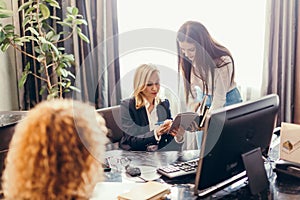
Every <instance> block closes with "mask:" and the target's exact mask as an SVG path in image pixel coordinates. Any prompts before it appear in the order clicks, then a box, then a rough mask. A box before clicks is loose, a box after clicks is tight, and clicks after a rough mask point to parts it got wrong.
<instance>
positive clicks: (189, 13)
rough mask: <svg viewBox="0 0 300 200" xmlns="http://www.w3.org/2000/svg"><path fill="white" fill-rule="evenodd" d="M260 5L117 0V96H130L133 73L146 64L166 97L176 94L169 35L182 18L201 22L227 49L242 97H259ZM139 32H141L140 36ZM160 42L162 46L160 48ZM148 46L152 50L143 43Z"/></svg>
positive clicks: (255, 0) (258, 1)
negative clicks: (156, 70)
mask: <svg viewBox="0 0 300 200" xmlns="http://www.w3.org/2000/svg"><path fill="white" fill-rule="evenodd" d="M265 4H266V2H265V1H262V0H251V1H240V0H227V1H219V0H209V1H208V0H180V1H174V0H163V1H162V0H151V1H146V0H119V1H118V20H119V33H120V66H121V69H120V70H121V84H122V97H123V98H124V97H126V96H128V95H130V92H132V76H133V75H132V74H133V72H134V69H135V68H136V67H137V66H138V65H140V64H142V63H149V62H151V63H155V64H159V65H160V66H161V67H162V68H161V82H162V84H163V85H164V86H165V88H169V89H170V90H171V92H170V93H171V94H172V95H173V94H174V95H175V96H178V92H177V56H176V39H175V37H176V32H177V30H178V29H179V27H180V26H181V25H182V24H183V23H184V22H185V21H188V20H195V21H200V22H202V23H203V24H204V25H205V26H206V27H207V29H208V31H209V32H210V33H211V35H212V36H213V37H214V38H215V39H216V40H217V41H218V42H220V43H221V44H223V45H224V46H226V47H227V48H228V49H229V50H230V51H231V53H232V54H233V57H234V59H235V66H236V68H235V69H236V75H235V76H236V81H237V83H238V85H239V87H240V88H241V91H242V93H243V94H242V95H243V97H244V96H245V95H246V94H244V93H245V92H246V88H251V89H252V90H254V91H256V92H257V94H259V92H260V87H261V78H262V66H263V51H264V34H265V31H264V29H265ZM145 28H146V29H147V32H143V30H144V31H145ZM143 33H146V34H143ZM129 35H130V36H129ZM160 35H161V36H160ZM123 36H124V37H123ZM143 41H144V43H143ZM172 41H173V42H172ZM147 42H148V43H147ZM160 42H161V43H168V44H163V45H162V46H160V44H159V43H160ZM150 43H152V44H153V46H152V47H151V45H148V44H150ZM143 45H144V46H143ZM162 69H163V70H162ZM164 80H165V82H164ZM129 85H130V87H128V86H129ZM162 92H163V91H162ZM177 98H178V97H177ZM244 99H245V98H244Z"/></svg>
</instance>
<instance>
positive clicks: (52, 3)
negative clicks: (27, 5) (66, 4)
mask: <svg viewBox="0 0 300 200" xmlns="http://www.w3.org/2000/svg"><path fill="white" fill-rule="evenodd" d="M46 2H47V3H49V5H50V6H52V7H56V8H59V9H60V6H59V4H58V2H57V1H54V0H46Z"/></svg>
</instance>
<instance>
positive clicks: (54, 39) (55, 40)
mask: <svg viewBox="0 0 300 200" xmlns="http://www.w3.org/2000/svg"><path fill="white" fill-rule="evenodd" d="M59 38H60V35H59V34H57V35H54V36H52V38H51V39H50V41H51V42H57V41H58V40H59ZM58 50H59V49H58Z"/></svg>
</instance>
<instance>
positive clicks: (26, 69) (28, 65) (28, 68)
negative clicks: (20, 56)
mask: <svg viewBox="0 0 300 200" xmlns="http://www.w3.org/2000/svg"><path fill="white" fill-rule="evenodd" d="M29 70H30V62H27V64H26V66H25V68H24V71H29Z"/></svg>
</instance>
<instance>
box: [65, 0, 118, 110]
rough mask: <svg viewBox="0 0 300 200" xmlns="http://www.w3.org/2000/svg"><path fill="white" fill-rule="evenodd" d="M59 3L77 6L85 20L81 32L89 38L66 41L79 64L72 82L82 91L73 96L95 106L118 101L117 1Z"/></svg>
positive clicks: (66, 45)
mask: <svg viewBox="0 0 300 200" xmlns="http://www.w3.org/2000/svg"><path fill="white" fill-rule="evenodd" d="M62 2H63V4H64V3H66V4H67V3H69V4H71V5H76V6H77V7H78V8H79V12H80V13H81V14H82V15H83V16H84V18H85V19H86V20H87V22H88V26H86V27H83V30H82V32H83V33H84V34H85V35H87V36H88V37H89V39H90V44H87V43H84V42H83V41H82V40H79V39H78V37H73V41H72V42H69V43H66V44H65V47H67V48H69V49H72V51H73V52H74V54H75V57H76V59H77V60H76V63H81V64H80V65H79V66H76V67H77V70H76V74H77V76H76V81H75V85H76V86H77V87H78V88H80V90H81V93H73V98H75V99H80V100H82V101H86V102H91V103H93V104H95V107H96V108H103V107H108V106H113V105H118V104H120V100H121V87H120V67H119V49H118V46H119V44H118V42H119V41H118V22H117V0H101V1H97V0H90V1H82V0H76V2H75V1H62Z"/></svg>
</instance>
